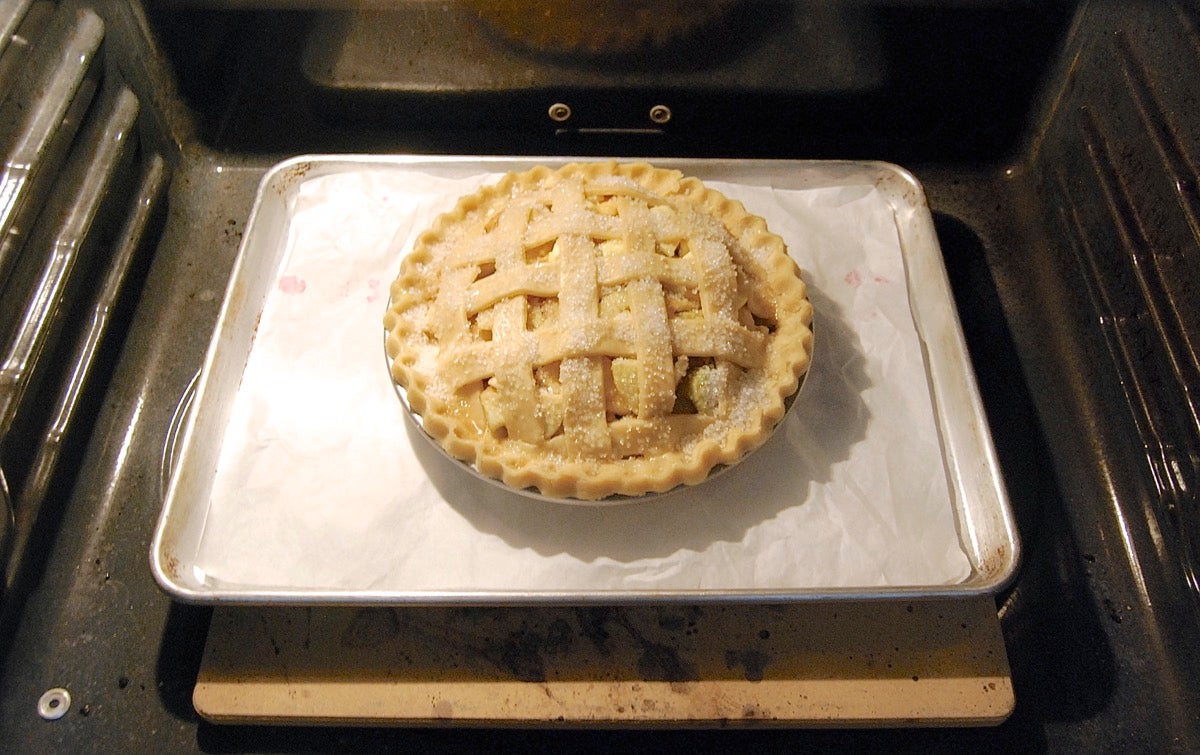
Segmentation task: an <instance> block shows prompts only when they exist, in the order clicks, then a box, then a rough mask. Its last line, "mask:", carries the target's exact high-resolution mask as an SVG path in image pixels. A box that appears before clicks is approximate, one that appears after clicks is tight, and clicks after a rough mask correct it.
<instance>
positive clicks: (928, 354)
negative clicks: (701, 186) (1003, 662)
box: [149, 154, 1020, 606]
mask: <svg viewBox="0 0 1200 755" xmlns="http://www.w3.org/2000/svg"><path fill="white" fill-rule="evenodd" d="M604 159H618V160H621V161H623V162H625V161H638V160H644V161H648V162H653V163H654V164H655V165H658V166H661V167H676V168H680V169H684V170H685V172H690V173H692V174H695V175H699V177H701V178H704V177H705V174H711V173H713V172H714V171H715V170H716V169H717V168H724V169H725V170H727V171H729V170H732V171H733V173H734V175H736V172H737V171H738V170H739V169H743V170H749V169H753V168H757V169H759V170H762V169H766V168H777V169H778V168H783V167H786V168H788V169H790V170H799V171H803V170H806V169H809V170H816V169H817V168H825V169H826V170H828V171H841V173H842V175H843V176H849V175H852V173H853V171H860V172H862V173H863V177H864V178H865V177H866V176H867V175H874V176H875V185H876V187H877V188H878V189H880V190H881V192H882V193H883V194H884V196H886V197H887V198H888V199H889V201H890V203H891V206H892V209H893V213H894V216H895V219H896V222H897V232H898V234H899V236H900V246H901V254H902V255H903V258H904V264H905V267H906V270H907V269H908V268H909V266H910V264H911V262H910V257H911V256H912V255H913V254H914V252H913V250H911V249H910V248H909V245H908V243H906V234H905V226H904V223H902V222H901V215H904V214H907V215H909V218H908V220H909V223H911V224H912V225H913V228H910V229H909V230H910V233H915V234H916V235H921V234H922V233H924V234H925V235H928V236H929V238H928V239H927V242H928V243H929V244H930V245H931V246H932V250H933V252H936V254H932V255H931V256H932V257H933V258H934V259H931V260H925V262H926V263H927V264H928V263H934V262H935V263H936V268H937V270H936V272H937V273H940V275H938V276H936V277H939V278H940V280H939V281H937V283H938V284H940V285H939V288H941V289H942V290H941V291H939V292H937V293H944V294H945V296H946V298H947V301H946V302H945V303H948V304H949V316H948V317H943V318H939V323H938V324H939V325H940V326H941V327H943V328H947V329H949V331H951V332H950V333H949V334H948V335H949V336H950V337H951V341H953V347H954V348H955V349H957V351H958V353H956V354H954V355H953V357H955V358H957V359H960V360H961V365H962V366H965V369H963V370H951V378H953V379H957V380H958V381H961V385H956V386H955V388H956V389H960V390H961V391H965V393H966V394H967V397H966V398H967V403H968V407H967V408H968V409H969V410H970V415H971V417H970V421H971V422H974V423H975V425H974V427H975V428H976V429H977V431H976V432H972V433H970V436H971V439H972V440H974V441H975V443H974V445H975V446H976V447H975V448H973V449H958V448H956V447H955V448H948V447H947V446H946V443H947V441H946V434H947V433H946V428H945V427H944V426H945V425H946V424H948V423H950V422H952V421H953V420H952V418H948V416H947V414H946V411H945V409H944V408H943V407H942V402H941V401H939V397H938V395H937V393H938V387H937V386H935V385H934V384H933V380H934V378H933V376H932V375H930V368H931V360H933V361H936V360H935V357H936V356H937V355H938V354H939V352H938V351H937V350H931V348H930V345H929V342H928V340H927V338H926V336H927V333H926V332H925V331H924V330H923V328H922V322H921V319H920V317H918V316H917V313H916V312H915V311H914V320H915V322H916V327H917V333H918V337H919V338H920V341H921V346H922V352H923V356H924V359H925V362H926V371H927V378H928V379H929V380H930V381H931V382H930V385H929V388H930V392H931V398H932V400H933V403H934V410H935V420H936V421H937V423H938V431H939V434H940V435H941V436H942V438H943V457H954V456H957V455H958V453H959V452H960V451H962V450H970V451H974V452H975V453H976V454H977V456H975V457H974V458H977V459H981V460H982V461H983V462H984V466H985V468H986V469H985V473H984V474H983V475H982V477H984V478H986V481H987V483H988V485H989V487H990V490H989V491H988V492H989V493H992V494H994V495H995V501H994V504H995V506H996V507H997V509H998V511H997V512H995V513H996V514H998V516H999V520H1000V526H999V529H1000V530H1002V535H1003V542H1001V543H1000V545H999V548H998V549H997V550H996V552H995V562H993V563H991V564H990V566H989V568H986V569H984V568H983V564H981V563H980V562H979V559H978V556H980V552H979V549H978V548H969V547H967V546H968V543H966V542H965V540H966V539H967V538H968V537H971V538H974V537H975V532H974V531H970V532H966V531H964V529H972V528H971V525H972V522H971V521H968V522H964V521H963V516H964V513H966V510H967V507H968V505H969V502H967V501H963V500H961V499H962V498H964V497H966V496H963V495H962V494H963V491H962V489H961V486H962V485H961V480H960V479H958V478H957V477H956V476H955V475H954V474H953V471H952V470H953V469H954V468H955V466H956V465H955V464H953V463H952V459H950V458H944V461H946V464H947V470H948V473H949V474H950V477H951V479H949V480H948V483H949V484H950V488H951V498H952V501H951V503H952V506H953V509H954V516H955V520H956V526H957V529H958V534H959V542H960V546H961V547H963V550H964V553H965V554H966V555H967V557H968V559H969V560H970V562H971V568H972V573H971V576H970V577H968V578H967V579H965V580H963V581H962V582H959V583H956V584H948V585H940V584H939V585H914V586H899V587H896V586H889V587H877V586H863V587H837V588H796V589H787V590H780V589H767V590H758V589H722V590H713V589H697V590H690V589H670V590H663V589H654V590H644V591H641V590H639V591H633V590H588V591H579V590H564V591H553V590H537V591H529V590H515V591H503V590H416V591H394V590H387V591H378V590H332V589H324V588H321V589H310V588H292V587H286V588H285V587H270V586H262V585H251V586H244V585H226V584H214V583H207V584H204V586H203V587H199V588H198V587H193V586H190V585H188V584H187V583H186V581H185V580H183V579H181V573H180V569H181V567H182V566H183V565H184V562H183V561H182V560H181V559H180V558H179V556H178V553H177V552H176V551H175V550H173V547H172V546H177V545H178V543H177V540H178V531H177V530H178V528H179V527H180V526H181V524H184V525H186V524H187V522H183V523H180V522H179V521H177V520H178V519H179V518H180V517H181V516H187V515H188V514H189V513H190V512H184V513H180V512H178V511H177V509H180V508H182V507H183V504H182V503H181V502H180V501H179V498H180V496H181V493H180V492H179V490H180V489H181V488H182V487H183V485H184V479H185V478H186V476H187V474H189V473H191V474H198V473H199V470H195V469H191V468H189V467H188V466H187V464H188V460H189V456H190V448H191V446H192V444H193V443H194V442H195V437H194V436H195V426H196V422H197V417H198V415H199V414H200V412H199V408H200V407H203V406H205V397H206V395H207V393H208V391H209V390H210V388H211V386H210V384H209V382H210V381H209V378H210V376H211V374H212V367H213V365H214V364H215V363H216V361H217V359H218V358H219V357H220V356H221V354H220V342H221V340H222V335H223V334H224V333H225V331H226V329H227V317H228V315H229V312H230V310H231V309H233V307H234V305H235V303H236V302H235V294H236V293H237V290H238V286H239V283H240V282H241V276H242V271H243V268H244V267H245V265H246V264H247V257H248V255H247V253H246V251H247V249H248V248H250V246H251V244H252V243H253V242H255V241H257V239H258V235H256V234H255V233H254V231H255V229H256V228H257V226H258V224H259V223H260V222H262V221H261V220H260V219H261V217H262V215H263V207H264V205H265V203H266V200H267V199H268V197H269V195H270V194H271V193H272V192H273V193H274V194H276V195H277V196H279V197H280V198H286V196H287V195H288V192H290V191H291V190H292V189H293V188H295V187H296V186H298V185H299V183H300V182H301V180H302V179H303V178H305V177H308V176H309V174H310V173H311V172H312V171H313V168H314V167H318V168H326V167H332V168H334V169H335V170H347V169H352V168H359V169H363V168H381V167H388V166H394V167H398V168H404V167H408V168H417V167H419V166H429V167H431V168H434V169H437V168H441V169H443V170H445V169H447V168H453V167H460V166H461V167H467V166H470V168H471V170H473V171H474V172H475V173H479V172H497V171H500V172H503V171H507V170H520V169H525V167H531V166H533V165H537V164H550V165H561V164H565V163H568V162H573V161H580V160H604ZM706 169H707V170H706ZM289 171H290V173H289ZM330 172H334V171H330ZM321 175H324V173H322V174H321ZM709 177H710V179H711V180H728V181H734V182H736V180H737V179H736V178H735V177H733V176H723V177H719V178H712V177H711V176H709ZM889 182H891V183H895V182H898V183H899V184H900V185H901V186H902V187H903V189H897V188H896V187H895V186H888V184H889ZM900 192H902V193H903V194H904V195H905V196H898V193H900ZM285 214H286V213H285ZM922 226H924V227H922ZM907 241H909V242H911V241H912V239H907ZM908 285H909V288H910V302H913V303H912V304H911V306H914V307H915V306H916V305H915V302H914V301H913V299H912V285H913V284H912V281H911V278H910V280H909V284H908ZM949 297H950V290H949V282H948V277H947V275H946V271H945V266H944V264H942V262H941V256H940V247H939V246H938V242H937V237H936V232H935V231H934V229H933V221H932V216H931V215H930V212H929V209H928V205H927V202H926V200H925V195H924V190H923V189H922V188H921V185H920V183H919V182H918V181H917V179H916V178H915V177H914V176H913V175H912V174H911V173H910V172H909V171H907V170H905V169H904V168H902V167H900V166H897V165H894V164H891V163H887V162H880V161H848V160H777V159H762V160H734V159H706V158H637V157H620V158H603V157H521V156H470V155H429V156H426V155H407V154H397V155H378V154H345V155H323V154H309V155H299V156H296V157H292V158H288V159H286V160H283V161H281V162H279V163H276V164H275V165H273V166H271V167H270V168H268V169H267V170H266V171H265V172H264V174H263V176H262V178H261V179H260V181H259V184H258V188H257V190H256V193H255V198H254V202H253V205H252V207H251V210H250V214H249V216H248V217H247V221H246V226H245V230H244V233H243V239H242V243H241V245H240V247H239V250H238V254H237V257H236V259H235V262H234V265H233V268H232V270H231V272H230V276H229V282H228V285H227V287H226V292H225V298H224V299H223V302H222V306H221V309H220V312H219V314H218V317H217V320H216V324H215V326H214V332H213V336H212V339H211V341H210V344H209V347H208V349H207V351H206V353H205V359H204V363H203V367H202V368H201V373H200V376H199V377H200V379H199V382H198V384H197V388H196V393H195V397H194V400H193V401H192V410H191V411H190V412H188V413H187V416H186V418H185V420H184V425H183V428H182V431H181V437H182V441H181V443H180V448H179V453H178V454H177V457H176V459H175V464H174V469H173V472H172V475H171V479H170V481H169V483H168V485H167V486H166V490H167V492H166V499H165V500H164V502H163V506H162V510H161V513H160V516H159V520H158V524H157V526H156V528H155V532H154V537H153V540H152V543H151V548H150V553H149V556H150V562H151V571H152V573H153V575H154V578H155V580H156V581H157V582H158V584H159V586H160V587H161V588H162V589H163V590H164V591H166V592H167V593H168V594H170V595H171V596H172V597H174V598H175V599H177V600H180V601H182V602H186V603H195V604H210V605H215V604H246V605H277V604H287V605H380V604H386V605H405V604H413V605H497V606H499V605H503V606H514V605H536V604H563V603H580V604H592V603H606V604H613V603H630V604H632V603H646V602H654V603H663V602H710V601H722V602H739V601H743V602H744V601H754V602H792V601H809V600H827V601H837V600H876V599H881V600H895V599H924V598H953V597H967V596H973V595H980V594H991V593H995V592H998V591H1000V590H1002V589H1003V588H1004V587H1005V586H1006V585H1008V584H1009V583H1010V582H1011V581H1012V579H1013V578H1014V577H1015V575H1016V572H1017V569H1018V566H1019V563H1020V544H1019V540H1018V538H1017V534H1016V526H1015V521H1014V519H1013V515H1012V510H1011V506H1010V505H1009V502H1008V496H1007V491H1006V490H1005V487H1004V483H1003V477H1002V475H1001V473H1000V469H999V464H998V459H997V457H996V454H995V449H994V447H993V445H992V440H991V434H990V431H989V429H988V425H987V418H986V415H985V414H984V412H983V405H982V399H981V397H980V396H979V392H978V387H977V385H976V382H975V377H974V372H973V370H972V369H971V367H970V357H969V354H968V353H967V351H966V343H965V338H964V336H963V334H962V328H961V324H960V322H959V319H958V314H957V310H956V309H955V308H954V305H953V301H952V299H950V298H949ZM939 314H944V313H939ZM943 335H946V334H945V333H943ZM943 356H944V355H943ZM940 368H941V369H943V370H944V369H947V365H940ZM213 471H215V470H213ZM210 473H211V472H210ZM207 513H208V506H204V512H203V514H202V517H201V519H205V518H206V517H207ZM993 529H994V528H993ZM203 530H204V525H203V522H201V524H200V526H199V534H198V535H197V536H196V537H195V538H194V542H193V543H192V544H193V545H198V543H199V542H200V538H201V537H202V533H203ZM193 550H194V549H193ZM193 566H194V565H193Z"/></svg>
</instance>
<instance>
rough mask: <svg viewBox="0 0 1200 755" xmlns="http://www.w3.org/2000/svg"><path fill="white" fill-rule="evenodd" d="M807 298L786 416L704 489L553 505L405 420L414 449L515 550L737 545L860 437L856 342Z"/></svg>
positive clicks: (647, 554)
mask: <svg viewBox="0 0 1200 755" xmlns="http://www.w3.org/2000/svg"><path fill="white" fill-rule="evenodd" d="M809 297H810V299H811V301H812V303H813V308H814V324H813V331H814V333H815V334H816V347H815V349H814V355H813V363H812V365H811V367H810V369H809V372H808V375H807V377H806V379H805V382H804V384H803V387H802V390H801V392H800V394H799V395H798V396H797V397H796V400H795V403H794V404H793V406H792V408H791V410H790V412H789V413H788V415H787V416H786V417H785V419H784V420H783V422H782V423H781V425H780V426H779V427H778V428H777V429H776V431H775V433H774V434H773V435H772V437H771V438H770V439H769V440H768V441H767V442H766V443H765V444H764V445H763V446H761V447H760V448H758V449H757V450H755V451H753V452H751V453H750V454H749V455H748V456H747V457H745V458H744V459H743V460H742V461H741V462H740V463H738V464H736V465H735V466H733V467H731V468H729V469H728V470H725V471H723V472H721V473H720V474H717V475H715V476H713V477H711V478H710V479H709V480H707V481H705V482H704V483H702V484H700V485H697V486H691V487H681V488H677V489H675V490H673V491H671V492H668V493H665V494H662V495H658V496H653V497H650V498H648V499H646V500H644V501H638V500H637V499H634V500H633V501H631V502H629V503H627V504H624V505H599V506H597V505H586V504H566V503H556V502H549V501H544V500H539V499H536V498H531V497H528V496H524V495H522V494H520V493H517V492H514V491H509V490H505V489H504V488H503V487H501V486H500V485H499V484H496V483H492V482H489V481H486V480H483V479H480V478H479V477H478V476H476V475H474V474H472V473H470V472H468V471H467V470H466V469H465V468H464V466H463V465H462V464H461V463H459V462H457V461H455V460H453V459H451V458H449V457H448V456H447V455H445V454H444V453H443V452H442V451H441V449H440V448H437V447H435V445H434V442H432V441H431V440H430V439H429V438H428V436H426V435H424V432H423V431H422V430H421V429H420V428H419V427H417V425H416V423H415V422H411V421H410V422H407V423H406V426H407V429H408V432H409V435H410V438H411V440H412V448H413V451H414V453H415V454H416V456H417V459H418V461H419V462H420V463H421V465H422V467H423V468H424V469H425V472H426V473H427V474H428V476H429V479H430V481H431V482H432V483H433V485H434V486H435V487H436V488H437V490H438V492H439V494H440V495H441V496H442V497H443V498H444V499H445V500H446V501H447V502H448V503H449V504H450V505H451V506H452V507H454V509H455V510H456V511H458V512H459V513H460V514H461V515H462V516H463V517H464V518H465V519H467V520H468V521H469V522H470V523H471V524H472V525H473V526H474V527H475V528H476V529H477V530H478V531H479V532H481V533H486V534H490V535H493V536H496V537H499V538H501V539H502V540H503V541H504V542H505V543H506V544H507V545H508V546H509V547H511V548H514V549H530V550H533V551H534V552H536V553H538V554H540V555H543V556H551V555H556V554H568V555H570V556H572V557H574V558H576V559H578V560H580V561H583V562H594V561H596V560H598V559H606V560H609V561H615V562H618V563H630V562H634V561H638V560H641V559H650V558H661V557H665V556H668V555H670V554H673V553H677V552H680V551H697V552H699V551H704V550H707V549H709V548H711V547H713V546H714V544H716V543H722V542H728V543H741V542H743V541H744V540H745V538H746V536H747V533H748V531H749V530H751V529H752V528H754V527H755V526H756V525H759V524H761V523H763V522H765V521H768V520H770V519H771V518H772V517H775V516H777V515H778V514H779V513H780V512H782V511H784V510H786V509H789V508H792V507H796V506H803V505H804V504H805V502H806V501H807V500H808V498H809V490H810V488H811V486H812V485H813V484H814V483H822V482H827V481H828V480H829V479H830V477H831V474H832V468H833V467H834V466H835V465H836V464H838V463H839V462H841V461H844V460H845V459H847V458H848V457H849V455H850V449H851V448H852V447H853V446H854V444H855V443H857V442H858V441H860V440H861V439H862V438H863V437H865V434H866V428H867V423H868V420H869V418H870V413H869V409H868V408H867V406H866V404H865V402H864V401H863V399H862V393H863V391H864V390H866V389H867V388H868V387H870V378H869V376H868V375H867V372H866V370H865V366H864V365H865V357H864V355H863V353H862V347H861V345H860V342H859V340H858V337H857V336H856V335H855V333H854V329H853V328H852V327H851V326H850V324H849V323H848V322H847V321H846V319H845V317H844V315H843V314H842V312H841V310H840V307H838V305H837V304H835V303H834V302H833V301H832V300H830V299H829V298H827V297H826V296H824V295H823V294H822V293H821V292H820V290H818V289H817V288H815V287H813V286H811V285H810V287H809Z"/></svg>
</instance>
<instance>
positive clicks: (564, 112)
mask: <svg viewBox="0 0 1200 755" xmlns="http://www.w3.org/2000/svg"><path fill="white" fill-rule="evenodd" d="M549 114H550V120H552V121H555V122H557V123H562V122H563V121H565V120H567V119H568V118H570V117H571V106H570V105H568V104H566V103H565V102H556V103H554V104H553V105H551V106H550V110H549Z"/></svg>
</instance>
